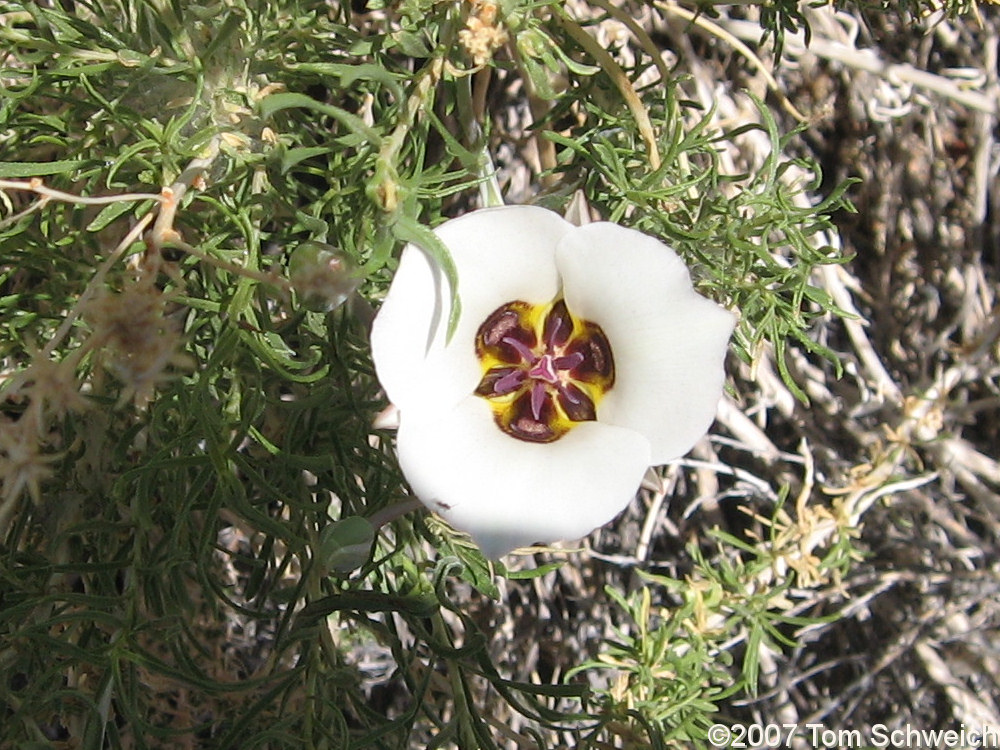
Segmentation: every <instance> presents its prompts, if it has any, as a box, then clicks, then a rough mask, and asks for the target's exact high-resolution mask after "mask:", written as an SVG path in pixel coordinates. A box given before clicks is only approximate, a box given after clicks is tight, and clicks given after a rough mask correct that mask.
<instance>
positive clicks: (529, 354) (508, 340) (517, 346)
mask: <svg viewBox="0 0 1000 750" xmlns="http://www.w3.org/2000/svg"><path fill="white" fill-rule="evenodd" d="M503 343H505V344H507V345H508V346H510V347H511V348H513V349H514V350H515V351H516V352H517V353H518V354H520V355H521V359H523V360H524V361H525V362H529V363H530V362H534V361H535V360H536V359H538V357H537V355H536V354H535V353H534V352H533V351H531V349H529V348H528V347H527V346H525V345H524V344H523V343H522V342H520V341H518V340H517V339H515V338H513V337H512V336H504V337H503Z"/></svg>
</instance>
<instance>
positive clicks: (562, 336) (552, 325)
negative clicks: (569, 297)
mask: <svg viewBox="0 0 1000 750" xmlns="http://www.w3.org/2000/svg"><path fill="white" fill-rule="evenodd" d="M572 333H573V318H571V317H570V314H569V308H567V307H566V300H559V301H558V302H556V303H555V304H554V305H553V306H552V309H551V310H549V314H548V315H546V316H545V324H544V325H543V326H542V341H544V342H545V346H546V348H547V349H548V350H549V351H552V350H553V349H554V348H555V347H557V346H565V344H566V342H567V341H569V337H570V335H571V334H572Z"/></svg>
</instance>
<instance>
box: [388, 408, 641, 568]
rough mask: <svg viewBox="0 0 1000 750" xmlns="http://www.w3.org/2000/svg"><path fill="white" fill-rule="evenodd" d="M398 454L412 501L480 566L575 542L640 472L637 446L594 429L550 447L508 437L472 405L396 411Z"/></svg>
mask: <svg viewBox="0 0 1000 750" xmlns="http://www.w3.org/2000/svg"><path fill="white" fill-rule="evenodd" d="M398 450H399V463H400V466H401V467H402V469H403V472H404V473H405V474H406V478H407V479H408V480H409V482H410V486H411V487H412V488H413V491H414V492H415V493H416V495H417V497H419V498H420V499H421V500H422V501H423V502H424V504H425V505H427V507H428V508H430V509H431V510H433V511H435V512H436V513H438V514H440V515H441V516H443V517H444V518H445V519H446V520H447V521H448V522H449V523H451V524H452V525H453V526H454V527H455V528H457V529H460V530H462V531H466V532H468V533H470V534H471V535H472V536H473V538H474V539H475V540H476V542H477V543H478V544H479V546H480V548H481V549H482V550H483V553H484V554H485V555H486V556H487V557H490V558H497V557H500V556H501V555H504V554H506V553H507V552H509V551H510V550H512V549H514V548H516V547H523V546H526V545H529V544H532V543H535V542H543V543H548V542H554V541H557V540H563V539H579V538H580V537H582V536H585V535H586V534H588V533H589V532H590V531H592V530H593V529H595V528H597V527H598V526H602V525H603V524H605V523H607V522H608V521H610V520H611V519H612V518H614V517H615V516H616V515H617V514H618V513H619V512H621V511H622V510H623V509H624V508H625V506H627V505H628V503H629V502H630V501H631V500H632V498H633V497H634V496H635V492H636V490H637V489H638V488H639V484H640V483H641V481H642V477H643V474H644V473H645V471H646V469H647V468H648V467H649V464H650V454H649V443H648V442H647V441H646V439H645V438H644V437H642V436H641V435H639V434H638V433H637V432H634V431H632V430H627V429H623V428H620V427H614V426H611V425H604V424H600V423H598V422H583V423H580V424H579V425H577V426H576V427H574V428H573V429H572V430H570V431H569V432H568V433H567V434H566V435H564V436H563V437H562V438H560V439H559V440H556V441H554V442H552V443H528V442H525V441H523V440H518V439H516V438H513V437H510V436H509V435H507V434H505V433H503V432H502V431H501V430H500V429H499V428H498V427H497V426H496V424H495V423H494V422H493V414H492V412H491V411H490V408H489V406H488V405H487V403H486V402H485V401H484V400H483V399H481V398H479V397H478V396H469V397H468V398H466V399H465V400H463V401H461V402H460V403H459V404H457V405H456V406H455V407H454V408H452V409H450V410H443V411H442V412H441V413H438V414H433V413H430V412H407V411H405V410H404V411H403V412H402V415H401V421H400V429H399V435H398Z"/></svg>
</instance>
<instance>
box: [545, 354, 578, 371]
mask: <svg viewBox="0 0 1000 750" xmlns="http://www.w3.org/2000/svg"><path fill="white" fill-rule="evenodd" d="M583 360H584V356H583V354H581V353H580V352H573V353H572V354H566V355H564V356H562V357H556V358H555V360H554V361H553V362H552V364H553V365H555V368H556V369H557V370H572V369H573V368H574V367H576V366H577V365H579V364H580V363H581V362H583Z"/></svg>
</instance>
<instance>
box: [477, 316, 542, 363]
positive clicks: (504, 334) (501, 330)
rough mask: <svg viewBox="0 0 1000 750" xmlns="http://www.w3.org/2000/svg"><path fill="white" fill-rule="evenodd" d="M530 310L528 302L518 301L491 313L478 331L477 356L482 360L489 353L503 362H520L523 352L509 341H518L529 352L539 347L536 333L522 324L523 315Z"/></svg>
mask: <svg viewBox="0 0 1000 750" xmlns="http://www.w3.org/2000/svg"><path fill="white" fill-rule="evenodd" d="M528 309H529V305H528V303H527V302H520V301H516V302H508V303H507V304H505V305H501V306H500V307H498V308H497V309H496V310H494V311H493V312H492V313H490V315H489V317H488V318H486V320H485V321H484V322H483V324H482V325H481V326H479V330H478V331H476V354H477V355H478V356H479V357H480V358H482V357H483V355H484V354H485V353H486V352H487V351H489V352H490V353H491V354H493V355H494V356H496V357H497V358H498V359H500V360H501V361H503V362H510V363H511V364H516V363H518V362H520V361H521V352H520V351H518V349H517V348H515V347H513V346H511V345H510V343H509V341H507V340H513V341H517V342H519V343H520V344H521V345H522V346H524V347H525V348H527V349H528V350H533V349H534V348H535V347H536V346H537V344H538V338H537V337H536V336H535V332H534V331H532V330H530V329H529V328H525V327H524V326H523V325H522V324H521V315H522V314H523V313H524V312H526V311H527V310H528Z"/></svg>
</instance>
